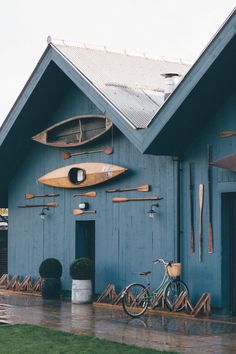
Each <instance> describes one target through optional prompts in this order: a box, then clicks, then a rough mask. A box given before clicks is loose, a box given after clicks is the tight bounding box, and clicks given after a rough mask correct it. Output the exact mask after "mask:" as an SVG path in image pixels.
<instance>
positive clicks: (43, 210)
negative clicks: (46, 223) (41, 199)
mask: <svg viewBox="0 0 236 354" xmlns="http://www.w3.org/2000/svg"><path fill="white" fill-rule="evenodd" d="M47 211H49V207H44V208H43V209H42V211H41V213H40V214H39V216H40V218H41V220H45V219H46V217H47V216H48V213H46V212H47Z"/></svg>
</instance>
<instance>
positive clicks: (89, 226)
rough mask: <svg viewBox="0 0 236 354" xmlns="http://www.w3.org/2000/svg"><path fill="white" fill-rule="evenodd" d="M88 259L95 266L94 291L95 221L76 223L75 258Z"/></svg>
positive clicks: (93, 280)
mask: <svg viewBox="0 0 236 354" xmlns="http://www.w3.org/2000/svg"><path fill="white" fill-rule="evenodd" d="M80 257H87V258H89V259H91V260H92V262H93V264H94V271H93V278H92V282H93V289H94V285H95V284H94V283H95V221H94V220H89V221H76V228H75V258H80Z"/></svg>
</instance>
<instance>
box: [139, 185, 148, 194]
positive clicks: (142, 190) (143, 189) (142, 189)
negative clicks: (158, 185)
mask: <svg viewBox="0 0 236 354" xmlns="http://www.w3.org/2000/svg"><path fill="white" fill-rule="evenodd" d="M137 191H139V192H148V191H149V185H148V184H144V185H143V186H139V187H137Z"/></svg>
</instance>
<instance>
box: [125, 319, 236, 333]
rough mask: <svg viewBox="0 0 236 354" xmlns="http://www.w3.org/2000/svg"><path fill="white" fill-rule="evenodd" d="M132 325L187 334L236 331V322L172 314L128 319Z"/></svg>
mask: <svg viewBox="0 0 236 354" xmlns="http://www.w3.org/2000/svg"><path fill="white" fill-rule="evenodd" d="M128 323H129V325H130V326H135V327H145V328H152V329H154V330H156V331H160V332H174V333H181V334H185V335H192V336H194V335H198V336H199V335H200V336H207V335H212V334H220V333H235V332H236V323H235V324H233V323H232V324H228V323H223V322H213V321H206V320H203V321H201V320H196V319H191V318H189V319H186V318H177V317H174V318H173V317H170V316H158V317H156V316H155V317H154V316H150V317H147V318H134V319H131V320H129V321H128Z"/></svg>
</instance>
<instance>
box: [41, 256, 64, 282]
mask: <svg viewBox="0 0 236 354" xmlns="http://www.w3.org/2000/svg"><path fill="white" fill-rule="evenodd" d="M39 274H40V276H41V277H42V278H60V277H61V275H62V265H61V263H60V261H58V259H56V258H47V259H45V260H44V261H43V262H42V263H41V264H40V267H39Z"/></svg>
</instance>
